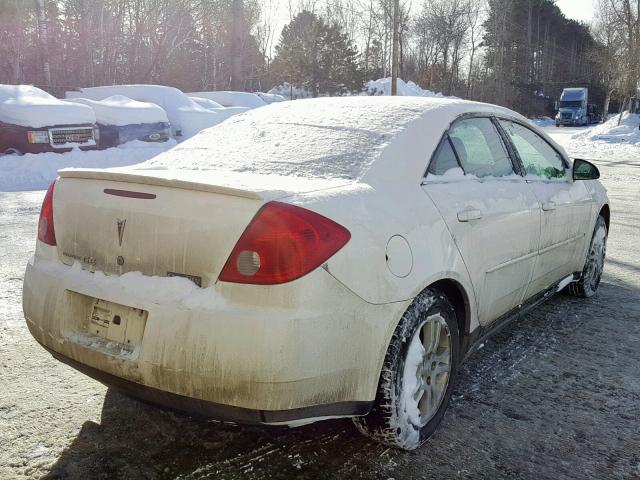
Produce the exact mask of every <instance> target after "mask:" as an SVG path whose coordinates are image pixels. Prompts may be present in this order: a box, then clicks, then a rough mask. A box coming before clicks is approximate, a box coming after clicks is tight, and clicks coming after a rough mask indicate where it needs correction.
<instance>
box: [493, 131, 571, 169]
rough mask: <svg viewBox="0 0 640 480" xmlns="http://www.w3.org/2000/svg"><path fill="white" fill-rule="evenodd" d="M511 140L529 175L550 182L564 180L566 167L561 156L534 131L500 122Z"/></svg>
mask: <svg viewBox="0 0 640 480" xmlns="http://www.w3.org/2000/svg"><path fill="white" fill-rule="evenodd" d="M500 124H501V125H502V126H503V128H504V129H505V131H506V132H507V135H509V137H510V138H511V141H512V142H513V145H514V146H515V148H516V150H517V152H518V155H519V156H520V159H521V160H522V163H523V165H524V168H525V170H526V171H527V175H536V176H538V177H542V178H545V179H548V180H564V179H565V166H564V162H563V161H562V157H561V156H560V154H559V153H558V152H557V151H556V150H555V149H554V148H553V147H552V146H551V145H549V144H548V143H547V141H546V140H545V139H544V138H542V137H541V136H540V135H538V134H537V133H535V132H534V131H533V130H530V129H528V128H527V127H525V126H523V125H520V124H519V123H515V122H510V121H508V120H500Z"/></svg>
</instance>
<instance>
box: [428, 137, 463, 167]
mask: <svg viewBox="0 0 640 480" xmlns="http://www.w3.org/2000/svg"><path fill="white" fill-rule="evenodd" d="M459 167H460V165H459V164H458V159H457V158H456V154H455V153H454V151H453V148H452V147H451V142H449V137H447V136H445V138H444V139H443V140H442V142H440V145H439V146H438V150H436V154H435V155H434V156H433V160H431V163H430V164H429V169H428V170H427V173H429V174H431V175H444V174H445V173H447V172H448V171H449V170H451V169H453V168H459Z"/></svg>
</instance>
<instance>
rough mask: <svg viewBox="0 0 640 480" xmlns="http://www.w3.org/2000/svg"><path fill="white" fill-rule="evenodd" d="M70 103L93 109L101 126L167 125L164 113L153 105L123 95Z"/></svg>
mask: <svg viewBox="0 0 640 480" xmlns="http://www.w3.org/2000/svg"><path fill="white" fill-rule="evenodd" d="M69 101H70V102H73V103H80V104H83V105H87V106H89V107H91V108H93V111H94V112H95V114H96V121H97V122H98V123H100V124H102V125H117V126H123V125H134V124H142V123H161V122H162V123H167V122H168V121H169V119H168V118H167V114H166V113H165V111H164V110H163V109H162V108H161V107H159V106H158V105H156V104H154V103H149V102H139V101H137V100H131V99H130V98H128V97H125V96H123V95H113V96H111V97H107V98H105V99H104V100H90V99H88V98H71V99H69Z"/></svg>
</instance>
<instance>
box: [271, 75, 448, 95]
mask: <svg viewBox="0 0 640 480" xmlns="http://www.w3.org/2000/svg"><path fill="white" fill-rule="evenodd" d="M268 93H269V94H271V95H277V96H281V97H284V98H286V99H292V98H310V97H311V92H310V91H309V90H307V89H305V88H301V87H296V86H294V87H292V86H291V85H290V84H289V83H287V82H285V83H283V84H282V85H277V86H275V87H273V88H272V89H271V90H269V92H268ZM356 95H387V96H389V95H391V77H388V78H380V79H378V80H369V81H368V82H367V83H366V84H365V87H364V90H363V92H362V93H361V94H356ZM398 96H404V97H443V98H446V97H445V95H442V94H441V93H435V92H432V91H431V90H424V89H422V88H420V87H419V86H418V85H416V84H415V83H414V82H412V81H409V82H405V81H404V80H402V79H401V78H399V79H398ZM451 98H456V97H451Z"/></svg>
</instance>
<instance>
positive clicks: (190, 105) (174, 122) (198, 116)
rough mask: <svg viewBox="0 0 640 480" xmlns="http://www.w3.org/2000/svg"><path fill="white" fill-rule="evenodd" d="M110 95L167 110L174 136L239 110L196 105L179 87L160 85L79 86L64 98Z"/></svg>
mask: <svg viewBox="0 0 640 480" xmlns="http://www.w3.org/2000/svg"><path fill="white" fill-rule="evenodd" d="M113 95H122V96H125V97H128V98H131V99H133V100H138V101H140V102H150V103H154V104H156V105H159V106H160V107H162V108H163V109H164V111H165V112H166V113H167V117H168V118H169V123H171V129H172V133H173V136H174V137H176V138H177V139H178V140H184V139H186V138H189V137H192V136H193V135H195V134H197V133H198V132H200V131H201V130H204V129H205V128H209V127H212V126H214V125H217V124H218V123H220V122H222V121H224V120H226V119H227V118H229V117H230V116H233V115H236V114H238V113H242V112H243V111H244V110H242V111H238V110H236V109H226V108H221V109H218V110H214V109H209V108H205V107H202V106H200V105H199V104H198V103H197V102H194V101H193V100H192V99H191V98H189V97H188V96H187V95H185V94H184V93H183V92H182V91H180V90H178V89H177V88H174V87H166V86H163V85H114V86H104V87H87V88H80V89H79V90H77V91H68V92H66V97H67V98H88V99H91V100H104V99H105V98H108V97H111V96H113Z"/></svg>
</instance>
